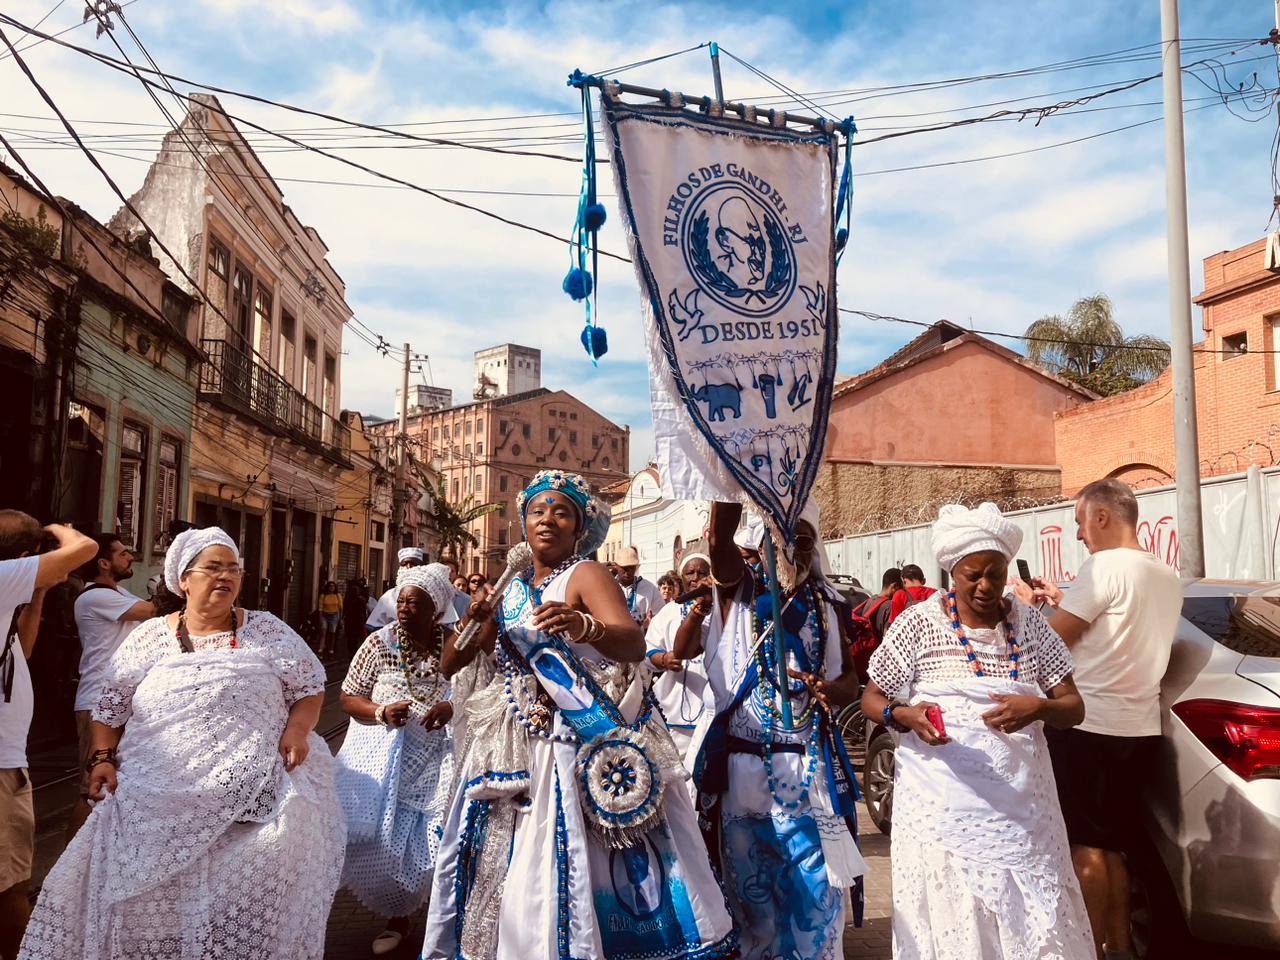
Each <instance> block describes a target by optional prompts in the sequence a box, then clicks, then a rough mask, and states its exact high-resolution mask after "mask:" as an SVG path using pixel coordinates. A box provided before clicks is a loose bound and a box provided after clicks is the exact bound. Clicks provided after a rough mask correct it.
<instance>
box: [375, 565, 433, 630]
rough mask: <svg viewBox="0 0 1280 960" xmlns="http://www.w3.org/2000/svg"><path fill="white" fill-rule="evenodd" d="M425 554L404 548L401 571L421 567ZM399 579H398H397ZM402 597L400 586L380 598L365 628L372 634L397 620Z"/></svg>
mask: <svg viewBox="0 0 1280 960" xmlns="http://www.w3.org/2000/svg"><path fill="white" fill-rule="evenodd" d="M424 556H425V555H424V554H423V552H422V548H421V547H404V548H403V549H401V551H400V553H399V554H398V555H397V559H399V561H400V566H399V568H398V569H397V573H399V571H400V570H405V569H408V568H409V567H417V566H421V565H422V563H423V560H424ZM397 579H398V577H397ZM399 596H400V586H399V584H397V585H395V586H393V587H392V588H391V589H390V590H388V591H387V592H386V593H384V594H383V595H382V596H381V597H379V598H378V602H377V603H376V604H374V607H373V610H372V611H371V612H370V614H369V618H368V619H367V620H365V622H364V627H365V629H366V630H368V631H369V632H370V633H373V631H375V630H378V629H381V628H382V627H385V626H386V625H387V624H388V623H391V622H392V621H393V620H395V618H396V599H397V598H398V597H399Z"/></svg>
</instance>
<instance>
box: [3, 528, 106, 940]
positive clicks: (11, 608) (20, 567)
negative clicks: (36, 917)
mask: <svg viewBox="0 0 1280 960" xmlns="http://www.w3.org/2000/svg"><path fill="white" fill-rule="evenodd" d="M46 534H48V535H49V536H51V537H52V538H53V539H54V540H55V541H56V542H57V547H55V548H54V549H53V550H50V551H48V552H47V553H42V554H39V555H38V556H37V555H36V554H37V551H39V549H40V546H41V543H42V541H43V540H44V539H45V535H46ZM96 549H97V544H95V543H94V542H93V541H92V540H90V539H89V538H88V537H86V536H85V535H84V534H82V533H78V532H77V531H75V530H73V529H71V527H64V526H61V525H55V526H49V527H44V528H41V526H40V523H39V521H37V520H36V519H35V518H34V517H30V516H28V515H27V514H25V513H22V512H21V511H18V510H0V631H3V640H2V641H0V644H2V647H0V691H2V695H0V957H16V956H17V955H18V945H19V944H20V943H21V942H22V934H23V931H24V930H26V927H27V918H28V917H29V916H30V915H31V904H30V900H29V898H28V895H27V881H28V880H30V879H31V861H32V856H33V854H34V852H35V826H36V818H35V809H34V807H33V806H32V803H31V780H30V778H29V777H28V776H27V734H28V732H29V731H30V729H31V715H32V711H33V708H34V706H35V693H34V691H33V690H32V688H31V674H30V672H29V671H28V669H27V659H28V658H29V657H30V656H31V653H32V651H33V650H34V649H35V645H36V634H37V633H38V632H39V629H40V611H41V607H42V606H43V604H44V595H45V591H46V590H48V588H49V587H51V586H53V585H54V584H57V583H61V582H62V581H63V580H65V579H66V578H67V575H68V574H69V573H71V571H73V570H75V569H76V567H78V566H80V565H81V564H82V563H84V562H85V561H87V560H88V559H89V558H90V557H92V556H93V554H94V551H95V550H96Z"/></svg>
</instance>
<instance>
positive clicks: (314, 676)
mask: <svg viewBox="0 0 1280 960" xmlns="http://www.w3.org/2000/svg"><path fill="white" fill-rule="evenodd" d="M243 573H244V571H243V570H242V568H241V567H240V557H239V554H238V552H237V550H236V545H235V542H234V541H232V540H231V538H230V537H228V536H227V534H226V533H224V532H223V531H221V530H219V529H217V528H209V529H204V530H190V531H187V532H186V533H183V534H180V535H179V536H178V537H177V538H175V540H174V542H173V543H172V544H171V545H170V547H169V551H168V554H167V556H166V559H165V582H166V584H167V585H168V587H169V589H170V590H172V591H173V592H174V593H175V594H183V595H185V597H186V607H185V609H184V610H183V611H182V612H180V613H177V614H173V615H170V616H168V617H156V618H155V619H152V620H148V621H147V622H146V623H144V624H142V625H141V626H140V627H138V628H137V629H136V630H134V631H133V633H131V634H130V635H129V637H128V638H127V639H126V640H125V641H124V643H123V644H122V645H121V646H120V649H119V650H118V651H117V652H116V654H115V655H114V656H113V657H112V658H111V663H110V668H109V672H108V677H107V680H106V682H105V684H104V687H103V692H102V697H101V700H100V701H99V703H98V706H97V708H96V709H95V710H94V711H93V725H92V736H93V745H94V750H93V752H92V753H91V754H90V756H89V758H88V760H87V765H88V766H89V768H90V780H89V789H90V793H91V794H92V795H93V797H94V798H95V799H96V800H97V803H96V805H95V807H94V809H93V812H92V813H91V814H90V816H89V819H88V821H87V822H86V823H85V825H84V827H82V828H81V830H80V832H79V833H77V834H76V836H75V839H73V840H72V841H71V844H70V845H69V846H68V847H67V849H66V851H65V852H64V853H63V855H62V858H61V859H60V860H59V861H58V863H57V864H56V865H55V866H54V868H53V870H52V871H50V873H49V876H48V877H47V878H46V879H45V882H44V888H43V890H42V892H41V894H40V900H39V903H37V905H36V909H35V913H34V914H33V915H32V918H31V924H30V926H29V927H28V928H27V935H26V939H25V940H24V941H23V945H22V951H21V953H20V954H19V956H20V957H21V958H22V960H77V958H84V960H207V958H214V957H235V958H237V960H286V958H287V960H300V958H305V960H319V958H320V957H321V956H322V954H323V951H324V931H325V918H326V917H327V916H328V913H329V908H330V906H331V904H332V901H333V895H334V891H335V890H336V889H337V886H338V878H339V875H340V872H341V869H342V851H343V844H344V837H345V832H344V826H343V820H342V813H341V810H340V809H339V807H338V799H337V796H336V794H335V792H334V785H333V758H332V757H330V755H329V751H328V749H327V748H326V747H325V744H324V741H323V740H321V739H320V738H319V737H318V736H317V735H316V734H315V733H314V732H313V729H314V727H315V723H316V719H317V718H318V716H319V713H320V706H321V703H322V701H323V696H324V679H325V676H324V669H323V668H322V667H321V665H320V662H319V661H318V660H317V659H316V657H315V655H314V654H313V653H312V652H311V650H310V649H308V648H307V645H306V644H305V643H304V642H303V640H302V638H301V637H299V636H298V635H297V634H296V633H294V632H293V631H292V630H291V629H289V627H287V626H286V625H285V624H284V623H282V622H281V621H280V620H278V619H277V618H276V617H274V616H272V615H271V614H269V613H265V612H261V611H246V610H243V609H240V608H237V607H236V606H235V598H236V594H237V593H238V592H239V590H240V581H241V578H242V576H243ZM126 723H127V726H126ZM122 733H123V735H122ZM117 765H118V772H117Z"/></svg>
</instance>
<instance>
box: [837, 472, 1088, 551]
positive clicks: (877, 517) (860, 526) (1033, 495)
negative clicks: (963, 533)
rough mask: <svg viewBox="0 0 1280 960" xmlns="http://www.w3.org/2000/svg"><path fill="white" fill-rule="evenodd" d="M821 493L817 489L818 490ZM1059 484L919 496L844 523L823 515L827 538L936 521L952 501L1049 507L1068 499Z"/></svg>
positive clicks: (1006, 509)
mask: <svg viewBox="0 0 1280 960" xmlns="http://www.w3.org/2000/svg"><path fill="white" fill-rule="evenodd" d="M815 493H817V491H815ZM1069 500H1070V498H1069V497H1064V496H1063V495H1062V491H1061V489H1060V488H1059V487H1058V486H1056V485H1055V486H1053V487H1048V486H1046V487H1031V488H1028V489H1025V490H1022V491H1020V492H1018V493H1015V494H1009V495H1005V496H1001V495H1000V494H998V493H993V492H987V493H953V494H944V495H941V496H937V497H933V498H930V499H928V500H918V501H914V502H911V503H901V504H895V505H894V506H892V507H887V508H885V509H883V510H879V511H875V512H872V513H867V514H863V515H862V516H861V517H859V518H858V519H856V520H854V521H853V522H851V523H847V524H846V523H842V522H841V518H839V517H834V518H832V520H833V522H831V523H828V522H827V520H826V518H824V519H823V522H822V527H823V538H824V539H828V540H831V539H836V540H838V539H840V538H842V537H856V536H859V535H861V534H864V533H875V532H878V531H882V530H898V529H902V528H903V527H920V526H925V525H926V524H930V523H933V521H935V520H937V519H938V511H939V510H941V509H942V508H943V507H944V506H945V505H946V504H948V503H959V504H961V505H963V506H966V507H976V506H977V505H978V504H980V503H988V502H990V503H994V504H995V505H996V506H997V507H999V508H1000V510H1001V511H1002V512H1005V513H1008V512H1010V511H1013V510H1029V509H1031V508H1033V507H1046V506H1051V505H1053V504H1058V503H1066V502H1068V501H1069Z"/></svg>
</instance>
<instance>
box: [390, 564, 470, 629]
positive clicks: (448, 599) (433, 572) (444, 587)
mask: <svg viewBox="0 0 1280 960" xmlns="http://www.w3.org/2000/svg"><path fill="white" fill-rule="evenodd" d="M396 586H397V587H417V588H418V589H419V590H421V591H422V592H423V593H425V594H426V595H427V596H429V597H430V598H431V605H432V606H433V607H435V608H436V623H442V624H443V623H453V622H454V621H455V620H457V619H458V611H456V610H455V609H453V595H454V593H456V592H457V591H455V590H454V589H453V582H452V581H451V580H450V579H449V568H448V567H446V566H445V565H444V564H443V563H428V564H426V565H425V566H420V567H404V568H403V569H401V570H400V572H399V573H397V574H396Z"/></svg>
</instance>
